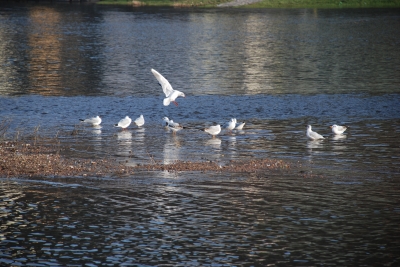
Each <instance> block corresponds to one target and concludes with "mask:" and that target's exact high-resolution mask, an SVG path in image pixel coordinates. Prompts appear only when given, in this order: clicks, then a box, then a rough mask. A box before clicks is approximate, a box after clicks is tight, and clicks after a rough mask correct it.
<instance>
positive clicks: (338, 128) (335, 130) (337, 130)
mask: <svg viewBox="0 0 400 267" xmlns="http://www.w3.org/2000/svg"><path fill="white" fill-rule="evenodd" d="M329 127H331V128H332V132H333V133H334V134H342V133H344V131H346V129H347V127H346V126H340V125H336V124H334V125H332V126H329Z"/></svg>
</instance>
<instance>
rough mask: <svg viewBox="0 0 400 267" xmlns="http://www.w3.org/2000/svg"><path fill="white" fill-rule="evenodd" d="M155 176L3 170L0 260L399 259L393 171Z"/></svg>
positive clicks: (239, 262) (237, 262) (205, 262)
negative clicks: (380, 176)
mask: <svg viewBox="0 0 400 267" xmlns="http://www.w3.org/2000/svg"><path fill="white" fill-rule="evenodd" d="M156 176H158V177H159V178H156V177H151V176H150V177H147V178H139V177H137V178H133V177H132V178H123V179H122V178H121V179H118V180H110V181H108V180H96V179H93V180H91V179H90V178H89V179H85V180H82V179H72V180H71V179H54V180H46V181H41V180H21V179H19V180H10V179H7V180H1V181H0V196H1V198H2V202H1V204H0V220H1V226H0V227H1V235H0V253H1V257H0V264H3V265H16V266H17V265H18V264H22V265H24V266H29V265H33V264H44V265H52V266H65V265H66V264H75V265H85V264H86V265H96V266H99V265H113V266H115V265H119V266H123V265H140V266H154V265H161V264H165V265H172V266H222V265H234V266H251V265H254V266H267V265H268V264H272V265H276V266H288V265H297V264H300V263H301V264H303V265H304V264H305V265H307V266H308V265H337V264H340V265H341V264H343V262H346V263H347V262H351V264H352V265H370V264H372V265H385V264H395V265H397V264H398V263H399V258H398V256H397V251H398V250H399V243H398V234H399V230H398V221H399V219H400V217H399V216H400V213H399V212H400V207H399V201H398V194H399V186H398V183H397V182H396V181H391V180H382V181H379V182H377V181H375V182H369V181H351V180H350V181H349V180H327V179H302V178H299V177H296V178H293V177H290V176H268V177H265V176H263V175H262V176H260V177H252V176H250V177H241V176H237V177H235V176H229V177H224V176H223V175H222V174H218V176H215V175H207V176H208V177H209V178H204V177H202V176H199V175H195V174H185V175H184V176H179V175H178V176H176V174H173V173H165V172H163V173H159V174H157V175H156ZM163 176H165V177H166V178H162V177H163ZM366 203H368V204H366ZM15 255H18V256H15ZM333 255H334V256H333Z"/></svg>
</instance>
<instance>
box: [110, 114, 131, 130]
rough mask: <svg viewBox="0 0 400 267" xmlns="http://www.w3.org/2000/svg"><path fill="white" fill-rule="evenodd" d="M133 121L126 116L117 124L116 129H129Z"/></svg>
mask: <svg viewBox="0 0 400 267" xmlns="http://www.w3.org/2000/svg"><path fill="white" fill-rule="evenodd" d="M131 122H132V119H131V118H129V117H128V116H126V117H125V118H123V119H122V120H120V121H119V122H118V123H117V124H115V125H114V126H115V127H120V128H122V129H126V128H128V126H129V125H131Z"/></svg>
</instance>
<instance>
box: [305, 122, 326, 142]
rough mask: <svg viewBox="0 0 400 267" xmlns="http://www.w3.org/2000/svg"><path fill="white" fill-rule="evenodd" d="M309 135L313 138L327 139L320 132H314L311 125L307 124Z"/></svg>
mask: <svg viewBox="0 0 400 267" xmlns="http://www.w3.org/2000/svg"><path fill="white" fill-rule="evenodd" d="M307 137H308V138H310V139H311V140H318V139H325V137H323V136H322V135H320V134H319V133H317V132H313V131H312V130H311V125H308V126H307Z"/></svg>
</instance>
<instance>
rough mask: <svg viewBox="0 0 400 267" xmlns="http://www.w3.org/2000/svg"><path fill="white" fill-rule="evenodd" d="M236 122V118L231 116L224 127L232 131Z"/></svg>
mask: <svg viewBox="0 0 400 267" xmlns="http://www.w3.org/2000/svg"><path fill="white" fill-rule="evenodd" d="M236 122H237V120H236V119H235V118H232V119H231V120H230V122H228V126H226V128H225V129H227V130H228V131H232V130H233V129H235V126H236Z"/></svg>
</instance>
